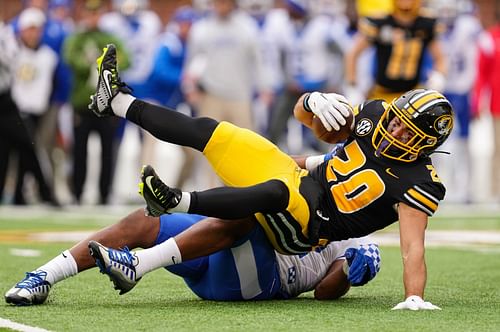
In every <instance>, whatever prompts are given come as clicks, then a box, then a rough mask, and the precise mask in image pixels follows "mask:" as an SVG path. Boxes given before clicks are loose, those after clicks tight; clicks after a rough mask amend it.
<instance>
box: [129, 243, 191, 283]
mask: <svg viewBox="0 0 500 332" xmlns="http://www.w3.org/2000/svg"><path fill="white" fill-rule="evenodd" d="M135 255H136V258H137V259H138V263H137V265H136V267H135V272H136V273H137V276H136V278H140V277H142V276H143V275H145V274H146V273H148V272H151V271H153V270H156V269H158V268H160V267H165V266H170V265H174V264H179V263H182V257H181V252H180V251H179V247H177V243H175V240H174V238H173V237H171V238H170V239H168V240H167V241H165V242H162V243H160V244H158V245H156V246H154V247H151V248H149V249H144V250H139V251H136V252H135Z"/></svg>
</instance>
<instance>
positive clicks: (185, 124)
mask: <svg viewBox="0 0 500 332" xmlns="http://www.w3.org/2000/svg"><path fill="white" fill-rule="evenodd" d="M127 119H128V120H129V121H132V122H134V123H135V124H137V125H139V126H140V127H142V128H144V129H146V130H147V131H149V132H150V133H151V134H152V135H153V136H155V137H156V138H158V139H160V140H162V141H166V142H169V143H173V144H178V145H183V146H189V147H192V148H194V149H196V150H198V151H203V150H204V149H205V146H206V145H207V143H208V140H209V139H210V137H211V136H212V133H213V132H214V130H215V128H216V127H217V125H218V124H219V123H218V122H217V121H216V120H214V119H210V118H191V117H188V116H185V115H184V114H181V113H179V112H176V111H173V110H169V109H165V108H163V107H159V106H155V105H153V104H149V103H147V102H144V101H141V100H138V99H136V100H135V101H134V102H133V103H132V104H131V105H130V107H129V109H128V111H127ZM288 199H289V192H288V188H287V187H286V185H285V184H284V183H283V182H281V181H279V180H270V181H267V182H264V183H260V184H257V185H254V186H251V187H241V188H236V187H220V188H214V189H209V190H205V191H200V192H192V193H191V205H190V208H189V213H196V214H201V215H205V216H210V217H217V218H223V219H240V218H245V217H248V216H250V215H253V214H254V213H257V212H268V213H273V212H279V211H283V210H285V209H286V207H287V206H288Z"/></svg>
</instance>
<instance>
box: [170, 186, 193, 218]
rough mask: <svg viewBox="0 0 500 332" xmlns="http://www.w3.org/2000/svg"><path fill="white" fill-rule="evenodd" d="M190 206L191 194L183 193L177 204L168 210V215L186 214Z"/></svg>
mask: <svg viewBox="0 0 500 332" xmlns="http://www.w3.org/2000/svg"><path fill="white" fill-rule="evenodd" d="M190 205H191V194H190V193H188V192H185V191H183V192H182V197H181V201H180V202H179V204H177V206H175V207H173V208H171V209H169V210H168V212H170V213H174V212H180V213H187V212H188V211H189V206H190Z"/></svg>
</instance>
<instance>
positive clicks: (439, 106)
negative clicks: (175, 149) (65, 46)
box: [89, 45, 453, 309]
mask: <svg viewBox="0 0 500 332" xmlns="http://www.w3.org/2000/svg"><path fill="white" fill-rule="evenodd" d="M97 62H98V70H99V81H98V86H97V92H96V93H95V95H93V96H92V97H91V98H92V103H91V105H89V107H90V108H91V109H92V111H93V112H94V113H95V114H97V115H98V116H110V115H117V116H121V117H123V118H126V119H128V120H130V121H132V122H134V123H136V124H137V125H139V126H141V127H142V128H144V129H146V130H148V131H149V132H150V133H151V134H153V135H154V136H156V137H157V138H159V139H161V140H164V141H167V142H170V143H174V144H179V145H185V146H190V147H192V148H194V149H196V150H198V151H200V152H202V153H203V154H204V156H205V157H206V158H207V160H208V161H209V162H210V164H211V165H212V167H213V169H214V171H215V172H216V173H217V174H218V175H219V176H220V178H221V179H222V180H223V181H224V183H225V184H226V185H227V187H220V188H214V189H209V190H205V191H200V192H182V191H181V190H179V189H176V188H170V187H168V186H167V185H166V184H164V183H163V182H162V181H161V179H160V178H159V177H158V176H157V175H156V173H155V172H154V170H153V169H152V168H151V167H150V166H146V167H144V168H143V173H142V176H141V179H142V182H141V183H140V193H141V194H142V195H143V196H144V198H145V200H146V202H147V208H146V211H147V212H148V213H149V214H150V215H154V216H158V215H161V214H164V213H173V212H187V213H191V214H202V215H207V216H210V217H216V218H221V219H227V220H235V221H234V222H236V221H239V222H240V223H241V227H242V228H245V227H248V226H245V225H246V224H247V223H249V224H252V223H253V222H255V221H257V222H258V223H259V224H261V225H262V227H263V228H264V231H265V232H266V235H267V237H268V239H269V240H270V242H271V244H272V245H273V246H274V248H275V249H276V250H277V251H278V252H281V253H284V254H297V253H301V252H307V251H310V250H312V249H313V248H315V247H316V246H318V245H324V244H326V243H327V242H328V241H332V240H342V239H348V238H354V237H361V236H364V235H367V234H370V233H372V232H374V231H376V230H379V229H382V228H384V227H386V226H388V225H390V224H392V223H394V222H395V221H398V220H399V222H400V236H401V251H402V255H403V260H404V285H405V295H406V298H407V301H405V302H402V304H401V306H402V307H404V308H415V307H416V308H417V309H434V308H435V306H433V305H432V304H430V303H428V302H424V301H423V300H422V297H423V293H424V288H425V282H426V267H425V259H424V233H425V228H426V227H427V218H428V216H430V215H432V214H433V213H434V211H435V210H436V209H437V207H438V204H439V202H440V200H442V199H443V197H444V194H445V188H444V186H443V185H442V184H441V182H440V180H439V177H438V176H437V174H436V172H435V170H434V167H433V166H432V162H431V159H430V158H429V156H430V154H432V153H433V152H434V151H435V150H436V148H438V147H439V146H440V145H441V144H442V143H443V142H444V141H445V140H446V139H447V138H448V136H449V135H450V133H451V130H452V128H453V111H452V107H451V105H450V103H449V102H448V100H447V99H446V98H445V97H444V96H443V95H441V94H440V93H439V92H437V91H434V90H424V89H417V90H411V91H409V92H407V93H405V94H403V95H401V96H400V97H399V98H396V99H395V100H393V101H392V102H391V103H386V102H384V101H382V100H377V101H370V102H367V103H365V104H362V105H360V106H357V107H356V108H355V114H356V117H355V124H354V131H353V132H352V134H351V135H350V137H349V138H348V139H347V141H346V142H345V143H344V145H343V148H341V149H340V150H339V151H338V152H337V153H336V155H335V157H334V158H333V159H331V160H328V161H327V162H323V163H319V166H318V167H316V168H315V167H313V165H311V163H309V167H308V168H309V170H306V169H304V168H302V167H301V166H303V165H298V164H297V163H296V162H295V160H294V159H293V158H291V157H289V156H288V155H286V154H285V153H283V152H282V151H280V150H279V149H278V147H277V146H275V145H274V144H272V143H271V142H270V141H268V140H266V139H265V138H263V137H262V136H260V135H258V134H256V133H254V132H252V131H250V130H247V129H242V128H238V127H236V126H234V125H232V124H230V123H227V122H217V121H216V120H213V119H210V118H191V117H187V116H185V115H182V114H180V113H178V112H169V111H167V110H166V109H165V108H162V107H159V106H155V105H152V104H149V103H147V102H144V101H141V100H138V99H136V98H135V97H133V96H132V95H131V94H130V89H128V87H127V86H126V85H125V83H123V82H122V81H121V80H120V77H119V73H118V68H117V64H116V52H115V48H114V46H113V45H108V47H106V48H105V49H104V53H103V55H102V56H101V57H100V58H99V59H98V61H97ZM348 105H349V104H348V102H347V100H346V99H345V98H344V97H343V96H340V95H337V94H322V93H319V92H313V93H311V94H305V95H303V96H302V97H301V98H300V99H299V101H298V102H297V104H296V105H295V109H294V114H295V116H296V117H297V119H298V120H299V121H301V122H302V123H304V124H305V125H306V126H311V123H312V119H313V117H314V116H317V117H319V118H320V119H321V121H322V123H323V125H324V126H325V127H326V128H327V129H328V130H338V129H339V128H340V127H341V126H344V125H345V124H346V118H347V117H348V116H349V115H350V113H351V110H350V106H348ZM306 165H307V163H306ZM309 171H310V172H309ZM229 223H230V222H229ZM186 232H187V234H184V233H181V234H179V236H177V237H176V238H175V239H174V240H173V241H171V242H170V243H171V246H170V247H169V248H168V249H165V250H166V251H168V253H166V254H165V257H169V258H170V257H173V258H172V260H171V261H169V262H163V263H164V264H166V265H168V264H172V262H174V263H179V262H181V261H182V260H188V259H193V258H196V257H200V256H202V255H208V254H210V253H213V252H215V251H217V250H220V249H224V248H225V247H224V245H225V243H226V242H227V241H225V238H226V237H227V236H229V235H228V233H225V231H221V229H211V228H210V227H208V228H202V227H197V228H195V229H191V228H190V229H188V230H187V231H186Z"/></svg>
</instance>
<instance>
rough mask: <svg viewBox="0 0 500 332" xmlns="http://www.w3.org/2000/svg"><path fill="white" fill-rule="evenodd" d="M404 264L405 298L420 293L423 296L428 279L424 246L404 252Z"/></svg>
mask: <svg viewBox="0 0 500 332" xmlns="http://www.w3.org/2000/svg"><path fill="white" fill-rule="evenodd" d="M403 265H404V269H403V283H404V287H405V298H407V297H408V296H411V295H418V296H420V297H421V298H423V297H424V289H425V284H426V281H427V268H426V265H425V257H424V250H423V248H413V249H409V251H408V253H407V254H404V253H403Z"/></svg>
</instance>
